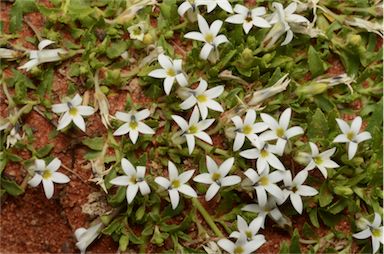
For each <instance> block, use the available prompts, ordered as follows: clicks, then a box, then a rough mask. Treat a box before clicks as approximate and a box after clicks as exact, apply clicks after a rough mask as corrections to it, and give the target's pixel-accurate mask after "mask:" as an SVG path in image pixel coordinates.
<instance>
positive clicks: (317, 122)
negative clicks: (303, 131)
mask: <svg viewBox="0 0 384 254" xmlns="http://www.w3.org/2000/svg"><path fill="white" fill-rule="evenodd" d="M328 131H329V127H328V121H327V118H326V117H325V115H324V114H323V112H322V111H321V109H319V108H318V109H317V110H316V111H315V113H314V114H313V116H312V119H311V122H310V123H309V125H308V130H307V135H308V137H310V138H311V139H312V138H315V139H326V138H327V135H328Z"/></svg>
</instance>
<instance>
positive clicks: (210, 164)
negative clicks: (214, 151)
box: [205, 155, 219, 174]
mask: <svg viewBox="0 0 384 254" xmlns="http://www.w3.org/2000/svg"><path fill="white" fill-rule="evenodd" d="M205 161H206V165H207V169H208V172H209V173H210V174H213V173H215V172H217V171H218V170H219V167H218V166H217V164H216V162H215V161H214V160H213V159H212V158H211V157H209V156H208V155H207V156H206V157H205Z"/></svg>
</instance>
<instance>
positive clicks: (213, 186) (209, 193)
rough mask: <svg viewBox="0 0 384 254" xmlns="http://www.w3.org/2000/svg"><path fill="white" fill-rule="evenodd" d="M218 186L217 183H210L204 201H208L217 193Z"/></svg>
mask: <svg viewBox="0 0 384 254" xmlns="http://www.w3.org/2000/svg"><path fill="white" fill-rule="evenodd" d="M219 189H220V186H219V185H218V184H217V183H212V184H211V185H210V186H209V188H208V190H207V193H206V194H205V200H206V201H210V200H211V199H212V198H213V197H214V196H215V195H216V194H217V192H218V191H219Z"/></svg>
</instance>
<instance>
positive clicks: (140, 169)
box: [136, 166, 146, 178]
mask: <svg viewBox="0 0 384 254" xmlns="http://www.w3.org/2000/svg"><path fill="white" fill-rule="evenodd" d="M136 171H137V173H136V176H137V177H140V178H144V177H145V171H146V168H145V167H144V166H137V167H136Z"/></svg>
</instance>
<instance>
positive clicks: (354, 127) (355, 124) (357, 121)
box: [351, 116, 363, 133]
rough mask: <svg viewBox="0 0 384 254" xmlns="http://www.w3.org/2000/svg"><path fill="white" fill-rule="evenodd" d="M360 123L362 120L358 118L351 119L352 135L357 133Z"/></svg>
mask: <svg viewBox="0 0 384 254" xmlns="http://www.w3.org/2000/svg"><path fill="white" fill-rule="evenodd" d="M362 122H363V120H362V119H361V117H360V116H358V117H356V118H355V119H353V121H352V123H351V131H353V132H354V133H359V131H360V128H361V124H362Z"/></svg>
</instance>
